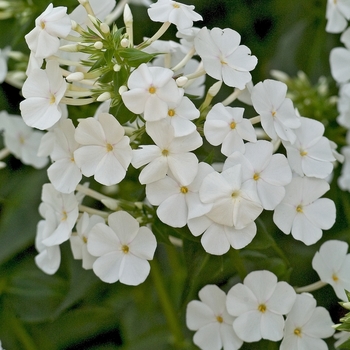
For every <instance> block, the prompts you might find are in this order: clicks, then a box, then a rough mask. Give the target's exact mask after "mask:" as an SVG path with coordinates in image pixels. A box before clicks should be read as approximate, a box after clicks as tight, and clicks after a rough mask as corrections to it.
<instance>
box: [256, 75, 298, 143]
mask: <svg viewBox="0 0 350 350" xmlns="http://www.w3.org/2000/svg"><path fill="white" fill-rule="evenodd" d="M286 93H287V85H286V84H284V83H282V82H280V81H276V80H270V79H266V80H264V81H263V82H260V83H258V84H256V85H255V86H254V87H253V90H252V95H251V98H252V102H253V106H254V109H255V110H256V111H257V112H258V113H259V114H260V117H261V125H262V127H263V129H264V131H265V132H266V134H267V135H268V136H270V137H271V138H272V139H273V140H274V139H276V138H277V137H279V138H280V139H282V140H284V141H289V142H291V143H294V141H295V139H296V136H295V134H294V130H293V129H296V128H298V127H300V120H299V117H298V116H297V115H296V113H295V110H294V107H293V102H292V101H291V100H290V99H289V98H286Z"/></svg>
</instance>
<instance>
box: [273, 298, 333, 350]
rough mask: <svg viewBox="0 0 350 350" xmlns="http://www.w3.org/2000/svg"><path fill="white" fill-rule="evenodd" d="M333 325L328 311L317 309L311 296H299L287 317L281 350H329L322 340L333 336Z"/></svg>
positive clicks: (321, 308) (322, 308)
mask: <svg viewBox="0 0 350 350" xmlns="http://www.w3.org/2000/svg"><path fill="white" fill-rule="evenodd" d="M332 325H333V322H332V320H331V317H330V316H329V313H328V311H327V310H326V309H325V308H324V307H320V306H318V307H316V300H315V299H314V297H313V296H312V295H311V294H308V293H303V294H299V295H297V297H296V300H295V303H294V305H293V308H292V310H291V311H290V313H289V314H288V316H287V319H286V325H285V329H284V337H283V340H282V343H281V346H280V350H305V349H315V350H316V349H317V350H327V349H328V346H327V344H326V342H325V341H323V340H322V339H321V338H328V337H330V336H332V335H333V333H334V329H333V328H332Z"/></svg>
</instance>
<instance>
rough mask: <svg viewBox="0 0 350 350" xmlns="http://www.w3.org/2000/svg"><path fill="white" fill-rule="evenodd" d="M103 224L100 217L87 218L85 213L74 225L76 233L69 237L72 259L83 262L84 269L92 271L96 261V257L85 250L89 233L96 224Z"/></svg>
mask: <svg viewBox="0 0 350 350" xmlns="http://www.w3.org/2000/svg"><path fill="white" fill-rule="evenodd" d="M104 222H105V220H104V219H103V218H102V217H101V216H98V215H92V216H91V217H89V215H88V214H87V213H83V215H82V216H81V218H80V219H79V220H78V222H77V225H76V229H77V233H76V234H73V235H72V236H71V237H70V246H71V249H72V253H73V256H74V259H79V260H83V268H84V269H92V265H93V263H94V262H95V260H96V257H94V256H92V255H91V254H90V253H89V252H88V250H87V242H88V239H89V234H90V231H91V229H92V228H93V227H94V226H95V225H96V224H98V223H104Z"/></svg>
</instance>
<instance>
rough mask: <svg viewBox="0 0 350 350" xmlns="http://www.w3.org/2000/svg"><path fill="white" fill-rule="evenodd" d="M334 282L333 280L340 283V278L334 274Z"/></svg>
mask: <svg viewBox="0 0 350 350" xmlns="http://www.w3.org/2000/svg"><path fill="white" fill-rule="evenodd" d="M332 280H333V281H334V282H338V281H339V277H338V276H337V275H336V274H335V273H333V275H332Z"/></svg>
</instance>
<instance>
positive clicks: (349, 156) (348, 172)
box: [338, 146, 350, 191]
mask: <svg viewBox="0 0 350 350" xmlns="http://www.w3.org/2000/svg"><path fill="white" fill-rule="evenodd" d="M341 153H342V154H343V155H344V157H345V158H344V162H343V165H342V168H341V174H340V176H339V177H338V186H339V187H340V188H341V189H342V190H343V191H350V146H345V147H343V148H342V149H341Z"/></svg>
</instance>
